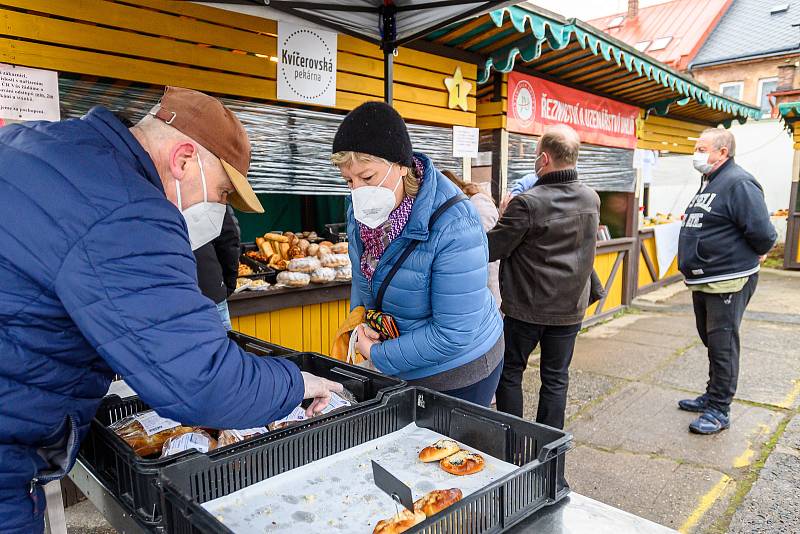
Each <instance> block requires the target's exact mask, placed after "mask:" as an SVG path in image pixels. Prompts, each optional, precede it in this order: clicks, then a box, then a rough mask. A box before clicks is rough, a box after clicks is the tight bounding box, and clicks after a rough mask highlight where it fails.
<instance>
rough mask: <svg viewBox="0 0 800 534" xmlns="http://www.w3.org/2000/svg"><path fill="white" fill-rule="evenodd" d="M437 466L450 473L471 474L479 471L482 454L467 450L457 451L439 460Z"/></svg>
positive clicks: (482, 461) (481, 464)
mask: <svg viewBox="0 0 800 534" xmlns="http://www.w3.org/2000/svg"><path fill="white" fill-rule="evenodd" d="M439 466H440V467H441V468H442V469H444V470H445V471H447V472H448V473H450V474H451V475H458V476H464V475H472V474H474V473H477V472H478V471H481V470H482V469H483V468H484V466H485V462H484V460H483V456H481V455H480V454H476V453H474V452H469V451H464V450H461V451H458V452H457V453H455V454H451V455H450V456H448V457H447V458H443V459H442V460H441V461H440V462H439Z"/></svg>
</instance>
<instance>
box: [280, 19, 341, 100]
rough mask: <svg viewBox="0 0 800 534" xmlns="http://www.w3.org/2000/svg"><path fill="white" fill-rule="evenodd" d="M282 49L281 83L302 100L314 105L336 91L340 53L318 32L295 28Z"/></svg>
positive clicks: (284, 41) (284, 40)
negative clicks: (337, 64) (331, 91)
mask: <svg viewBox="0 0 800 534" xmlns="http://www.w3.org/2000/svg"><path fill="white" fill-rule="evenodd" d="M280 48H281V50H280V54H281V55H280V58H279V65H280V68H279V70H280V74H279V76H280V77H281V80H280V81H282V82H284V85H285V86H286V87H288V88H289V89H290V90H291V91H292V92H293V93H295V94H296V95H297V96H298V97H300V98H302V99H304V100H306V101H310V102H313V101H317V100H319V99H321V98H322V97H323V96H324V95H325V94H326V93H328V92H329V91H330V89H331V87H332V86H334V87H333V90H334V91H335V83H336V56H335V54H336V50H335V48H331V46H329V45H328V42H327V40H326V39H325V38H324V37H323V36H322V35H320V34H319V33H318V32H317V31H315V30H313V29H310V28H298V29H295V30H294V31H292V32H291V33H289V34H288V35H287V36H286V38H285V39H283V41H282V46H281V47H280Z"/></svg>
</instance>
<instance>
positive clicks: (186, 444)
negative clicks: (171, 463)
mask: <svg viewBox="0 0 800 534" xmlns="http://www.w3.org/2000/svg"><path fill="white" fill-rule="evenodd" d="M216 448H217V440H215V439H214V438H212V437H211V436H210V435H209V434H208V432H206V431H205V430H195V431H193V432H187V433H186V434H181V435H179V436H172V437H171V438H168V439H167V440H166V441H165V442H164V446H163V447H162V449H161V457H162V458H166V457H167V456H172V455H173V454H178V453H180V452H183V451H189V450H192V449H194V450H196V451H198V452H202V453H207V452H208V451H213V450H214V449H216Z"/></svg>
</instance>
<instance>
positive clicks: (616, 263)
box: [594, 251, 627, 315]
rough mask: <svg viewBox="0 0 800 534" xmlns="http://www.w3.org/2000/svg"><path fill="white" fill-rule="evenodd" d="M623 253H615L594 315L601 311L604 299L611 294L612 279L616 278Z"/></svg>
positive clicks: (623, 256) (604, 302)
mask: <svg viewBox="0 0 800 534" xmlns="http://www.w3.org/2000/svg"><path fill="white" fill-rule="evenodd" d="M625 254H627V252H625V251H621V252H618V253H617V259H616V260H615V261H614V266H613V267H612V268H611V274H610V275H609V276H608V281H606V283H605V286H604V287H603V289H604V290H605V295H603V298H602V299H600V302H598V303H597V308H595V311H594V313H595V315H596V314H598V313H601V312H602V311H603V306H605V304H606V300H608V296H609V295H610V294H611V288H612V287H613V286H614V281H615V280H616V278H617V272H618V271H619V266H620V265H622V260H624V259H625ZM623 304H624V301H623Z"/></svg>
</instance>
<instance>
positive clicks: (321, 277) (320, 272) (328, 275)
mask: <svg viewBox="0 0 800 534" xmlns="http://www.w3.org/2000/svg"><path fill="white" fill-rule="evenodd" d="M334 280H336V271H334V270H333V269H331V268H330V267H320V268H319V269H317V270H316V271H314V272H313V273H311V281H312V282H313V283H315V284H324V283H327V282H333V281H334Z"/></svg>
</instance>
